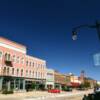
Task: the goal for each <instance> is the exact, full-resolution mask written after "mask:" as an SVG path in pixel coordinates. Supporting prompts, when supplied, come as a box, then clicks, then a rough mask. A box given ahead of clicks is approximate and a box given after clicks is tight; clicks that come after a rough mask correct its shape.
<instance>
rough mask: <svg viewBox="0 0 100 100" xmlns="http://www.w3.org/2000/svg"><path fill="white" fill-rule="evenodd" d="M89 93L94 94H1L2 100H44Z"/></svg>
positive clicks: (34, 92) (78, 92)
mask: <svg viewBox="0 0 100 100" xmlns="http://www.w3.org/2000/svg"><path fill="white" fill-rule="evenodd" d="M88 93H92V90H88V91H73V92H61V93H60V94H59V93H48V92H44V91H33V92H25V93H14V94H8V95H3V94H0V100H1V99H7V100H13V99H14V98H15V99H19V100H43V99H45V98H55V97H71V96H75V95H83V94H88ZM11 98H12V99H11Z"/></svg>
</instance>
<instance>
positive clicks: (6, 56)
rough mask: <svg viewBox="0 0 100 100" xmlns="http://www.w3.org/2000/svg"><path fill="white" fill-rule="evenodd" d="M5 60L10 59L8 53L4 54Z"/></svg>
mask: <svg viewBox="0 0 100 100" xmlns="http://www.w3.org/2000/svg"><path fill="white" fill-rule="evenodd" d="M5 60H7V61H10V60H11V57H10V54H8V53H6V54H5Z"/></svg>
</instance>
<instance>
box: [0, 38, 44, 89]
mask: <svg viewBox="0 0 100 100" xmlns="http://www.w3.org/2000/svg"><path fill="white" fill-rule="evenodd" d="M26 53H27V49H26V46H24V45H21V44H18V43H16V42H14V41H10V40H8V39H5V38H2V37H0V90H2V89H4V88H6V87H7V88H8V89H10V88H11V89H13V90H16V89H18V90H25V89H26V88H28V89H29V88H31V86H32V83H36V84H45V81H46V61H45V60H42V59H39V58H36V57H32V56H29V55H27V54H26Z"/></svg>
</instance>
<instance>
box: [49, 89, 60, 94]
mask: <svg viewBox="0 0 100 100" xmlns="http://www.w3.org/2000/svg"><path fill="white" fill-rule="evenodd" d="M48 92H49V93H60V92H61V91H60V90H59V89H51V90H48Z"/></svg>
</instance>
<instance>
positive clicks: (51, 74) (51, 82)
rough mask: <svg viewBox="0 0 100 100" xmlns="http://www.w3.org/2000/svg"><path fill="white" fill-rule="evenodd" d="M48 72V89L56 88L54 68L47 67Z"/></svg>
mask: <svg viewBox="0 0 100 100" xmlns="http://www.w3.org/2000/svg"><path fill="white" fill-rule="evenodd" d="M46 72H47V74H46V89H54V70H53V69H47V71H46Z"/></svg>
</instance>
